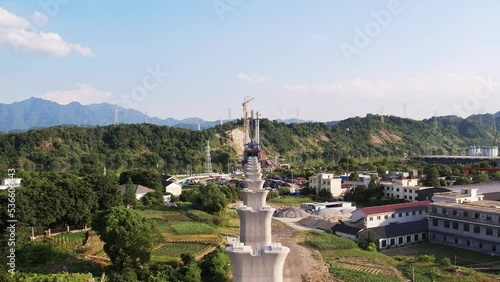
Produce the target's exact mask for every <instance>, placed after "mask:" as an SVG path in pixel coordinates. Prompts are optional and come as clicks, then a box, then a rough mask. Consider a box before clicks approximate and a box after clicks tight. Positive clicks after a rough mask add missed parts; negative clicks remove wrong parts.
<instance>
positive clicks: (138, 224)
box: [94, 207, 154, 270]
mask: <svg viewBox="0 0 500 282" xmlns="http://www.w3.org/2000/svg"><path fill="white" fill-rule="evenodd" d="M94 229H95V230H96V231H97V233H98V234H99V235H100V236H101V239H102V240H103V241H104V251H105V252H106V254H107V255H108V257H109V258H110V259H111V262H112V263H113V265H114V266H115V267H116V268H117V269H118V270H123V269H125V268H126V267H128V266H131V267H134V268H137V267H138V266H139V265H141V264H145V263H147V262H148V261H149V259H150V257H151V247H152V245H153V238H152V236H151V234H152V233H153V230H154V229H153V226H152V224H151V222H149V221H148V220H147V219H145V218H143V217H141V216H140V215H139V214H138V213H137V212H135V211H133V210H130V209H126V208H124V207H113V208H111V209H110V210H109V211H106V212H101V213H100V214H99V216H98V218H97V220H96V221H95V224H94Z"/></svg>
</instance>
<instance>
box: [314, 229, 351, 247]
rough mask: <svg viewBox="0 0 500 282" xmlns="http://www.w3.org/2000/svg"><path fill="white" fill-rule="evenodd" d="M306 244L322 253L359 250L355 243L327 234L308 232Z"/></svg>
mask: <svg viewBox="0 0 500 282" xmlns="http://www.w3.org/2000/svg"><path fill="white" fill-rule="evenodd" d="M304 243H305V244H306V245H309V246H311V247H313V248H316V249H318V250H320V251H322V250H341V249H359V247H358V245H357V244H356V243H355V242H354V241H352V240H349V239H345V238H341V237H338V236H336V235H333V234H331V233H326V232H314V231H311V232H308V234H307V236H306V239H305V241H304Z"/></svg>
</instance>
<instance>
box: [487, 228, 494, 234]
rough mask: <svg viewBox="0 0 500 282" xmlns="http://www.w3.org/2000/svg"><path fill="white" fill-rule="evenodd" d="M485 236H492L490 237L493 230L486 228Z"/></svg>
mask: <svg viewBox="0 0 500 282" xmlns="http://www.w3.org/2000/svg"><path fill="white" fill-rule="evenodd" d="M486 235H490V236H492V235H493V228H491V227H486Z"/></svg>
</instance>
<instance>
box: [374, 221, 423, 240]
mask: <svg viewBox="0 0 500 282" xmlns="http://www.w3.org/2000/svg"><path fill="white" fill-rule="evenodd" d="M369 230H372V231H373V232H374V233H375V234H377V235H378V236H379V237H380V238H391V237H398V236H403V235H408V234H415V233H423V232H427V230H428V223H427V219H423V220H419V221H414V222H407V223H398V224H389V225H385V226H380V227H374V228H369Z"/></svg>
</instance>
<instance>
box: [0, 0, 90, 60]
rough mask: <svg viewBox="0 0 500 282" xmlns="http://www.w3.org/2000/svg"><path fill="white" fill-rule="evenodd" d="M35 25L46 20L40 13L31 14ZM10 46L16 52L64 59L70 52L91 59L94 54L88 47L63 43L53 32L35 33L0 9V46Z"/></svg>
mask: <svg viewBox="0 0 500 282" xmlns="http://www.w3.org/2000/svg"><path fill="white" fill-rule="evenodd" d="M33 19H34V20H36V21H37V24H38V25H40V26H43V24H42V23H43V21H44V20H45V21H47V22H48V19H47V17H46V16H45V15H43V14H41V13H40V12H38V11H37V12H35V13H34V14H33ZM1 45H4V46H10V47H12V48H13V49H14V50H15V51H17V52H26V53H39V54H44V55H51V56H58V57H65V56H67V55H69V54H70V53H71V52H72V51H74V52H76V53H79V54H80V55H82V56H85V57H93V56H94V52H92V50H91V49H90V48H88V47H84V46H82V45H80V44H73V43H68V42H66V41H64V40H63V39H62V38H61V36H60V35H59V34H57V33H54V32H43V31H38V32H37V31H35V30H34V27H33V26H32V24H31V23H30V22H29V21H27V20H26V19H25V18H22V17H19V16H17V15H15V14H13V13H10V12H9V11H7V10H5V9H3V8H1V7H0V46H1Z"/></svg>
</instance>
